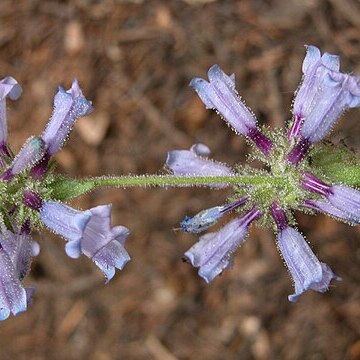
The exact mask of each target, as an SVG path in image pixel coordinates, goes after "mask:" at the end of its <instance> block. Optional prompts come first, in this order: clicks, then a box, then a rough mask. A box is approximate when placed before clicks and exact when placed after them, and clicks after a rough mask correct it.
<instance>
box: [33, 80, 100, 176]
mask: <svg viewBox="0 0 360 360" xmlns="http://www.w3.org/2000/svg"><path fill="white" fill-rule="evenodd" d="M93 110H94V109H93V107H92V105H91V101H89V100H87V99H86V98H85V97H84V95H83V93H82V91H81V89H80V86H79V83H78V81H77V80H74V81H73V83H72V85H71V88H70V89H69V90H65V89H63V88H62V87H59V91H58V92H57V94H56V95H55V98H54V112H53V114H52V116H51V118H50V120H49V122H48V124H47V126H46V129H45V131H44V132H43V134H42V136H41V137H42V140H43V141H44V142H45V144H46V145H45V154H44V156H43V158H42V161H40V162H39V164H38V165H37V166H35V167H34V168H33V170H32V175H33V176H34V177H35V178H41V177H42V176H43V175H44V173H45V172H46V170H47V165H48V162H49V159H50V157H51V156H52V155H54V154H55V153H56V152H57V151H59V150H60V149H61V148H62V146H63V145H64V143H65V141H66V139H67V137H68V135H69V133H70V131H71V129H72V128H73V126H74V124H75V121H76V120H77V119H79V118H80V117H83V116H86V115H89V114H91V113H92V112H93Z"/></svg>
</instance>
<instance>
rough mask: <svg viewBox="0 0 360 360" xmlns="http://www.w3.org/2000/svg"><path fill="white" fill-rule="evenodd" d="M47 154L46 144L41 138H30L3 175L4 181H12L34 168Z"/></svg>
mask: <svg viewBox="0 0 360 360" xmlns="http://www.w3.org/2000/svg"><path fill="white" fill-rule="evenodd" d="M44 153H45V142H44V140H43V139H42V138H41V137H34V136H33V137H30V138H29V139H27V140H26V142H25V144H24V145H23V147H22V148H21V149H20V151H19V153H18V154H17V155H16V157H15V159H14V160H13V161H12V163H11V164H10V166H9V168H8V169H7V170H6V171H5V172H4V173H3V174H2V175H1V177H2V179H3V180H11V179H12V178H13V177H14V175H17V174H20V173H21V172H23V171H24V170H26V169H28V168H30V167H32V166H34V165H35V164H36V163H37V162H39V161H40V160H41V159H42V157H43V156H44Z"/></svg>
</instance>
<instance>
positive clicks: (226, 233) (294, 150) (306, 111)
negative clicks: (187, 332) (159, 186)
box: [166, 46, 360, 301]
mask: <svg viewBox="0 0 360 360" xmlns="http://www.w3.org/2000/svg"><path fill="white" fill-rule="evenodd" d="M306 50H307V52H306V57H305V59H304V62H303V67H302V71H303V78H302V81H301V84H300V86H299V88H298V90H297V91H296V93H295V99H294V106H293V120H292V122H291V124H290V126H289V129H280V130H277V131H274V132H270V131H269V130H268V129H265V128H264V129H260V128H259V127H258V126H257V125H256V119H255V116H254V115H253V113H252V112H251V111H250V110H249V109H248V107H247V106H246V105H245V103H244V102H243V101H242V100H241V98H240V97H239V95H238V94H237V92H236V89H235V77H234V75H231V76H228V75H226V74H225V73H224V72H223V71H222V70H221V69H220V67H219V66H218V65H214V66H212V67H211V68H210V70H209V72H208V77H209V81H206V80H204V79H201V78H194V79H193V80H192V81H191V82H190V86H191V87H193V88H194V89H195V90H196V92H197V93H198V95H199V97H200V99H201V100H202V101H203V103H204V104H205V106H206V107H207V108H208V109H215V110H216V111H217V112H218V113H219V114H220V115H221V116H222V117H223V118H224V120H225V121H226V122H227V123H228V125H230V126H231V127H232V128H233V129H234V130H235V132H236V133H239V134H242V135H244V136H246V137H247V139H248V140H249V141H250V142H251V143H253V144H255V145H256V149H255V150H254V151H255V154H254V156H253V158H255V159H257V160H260V161H262V162H263V163H264V164H265V165H266V168H267V170H249V168H248V167H241V166H237V167H235V168H234V169H232V168H230V167H229V166H227V165H225V164H222V163H220V162H216V161H213V160H211V159H209V158H208V155H209V153H210V151H209V149H208V148H207V147H206V146H205V145H202V144H197V145H194V146H193V147H192V148H191V149H190V150H174V151H170V152H169V153H168V158H167V161H166V164H167V166H168V167H169V168H170V169H171V170H172V172H173V173H174V175H177V176H183V175H188V176H189V175H192V176H204V175H206V176H209V175H214V176H215V175H216V176H218V175H231V174H234V175H237V176H239V175H244V176H246V175H249V174H253V173H259V174H262V175H264V176H267V177H268V179H269V181H268V184H267V185H264V184H258V185H256V184H253V185H251V186H244V185H239V186H235V195H234V196H233V197H232V198H230V199H229V203H228V204H226V205H222V206H216V207H213V208H210V209H207V210H204V211H202V212H200V213H199V214H197V215H195V216H194V217H192V218H189V217H186V218H185V219H184V220H183V221H182V223H181V226H182V228H183V230H184V231H186V232H192V233H200V232H202V231H204V230H206V229H208V228H209V227H210V226H212V225H214V224H215V223H216V222H217V221H218V220H219V219H220V218H222V217H223V216H224V214H226V213H229V212H230V211H234V210H235V211H236V212H238V211H239V210H240V209H244V212H245V213H244V215H242V216H237V217H236V218H235V219H234V220H232V221H230V222H229V223H227V224H226V225H225V226H223V227H222V228H221V229H220V230H219V231H217V232H212V233H207V234H205V235H202V236H200V239H199V241H198V242H197V243H196V244H195V245H194V246H192V247H191V248H190V249H189V250H188V251H187V252H186V253H185V256H186V258H187V259H188V260H189V261H190V262H191V264H192V265H193V266H194V267H197V268H198V273H199V275H200V276H201V277H202V278H203V279H204V280H205V281H206V282H207V283H209V282H210V281H212V280H213V279H214V278H215V277H216V276H217V275H219V274H220V273H221V272H222V271H223V270H224V269H226V268H227V267H229V265H230V264H231V258H232V254H233V253H234V251H235V250H236V249H237V248H238V247H239V246H240V245H241V244H242V243H243V242H244V241H245V239H246V236H247V233H248V229H249V226H250V224H251V223H253V222H255V221H257V222H260V223H262V224H265V225H268V226H271V227H273V228H275V229H276V231H277V244H278V248H279V250H280V252H281V256H282V258H283V259H284V261H285V263H286V265H287V268H288V270H289V272H290V274H291V276H292V278H293V281H294V284H295V293H294V294H292V295H290V296H289V300H290V301H296V300H297V298H298V297H299V296H300V295H301V294H302V293H303V292H304V291H306V290H309V289H312V290H315V291H319V292H324V291H326V290H327V289H328V287H329V284H330V282H331V280H333V279H336V280H339V279H340V278H339V277H338V276H336V275H335V274H334V273H333V272H332V270H331V269H330V267H329V266H327V265H326V264H324V263H322V262H320V261H319V260H318V259H317V257H316V256H315V254H314V253H313V251H312V250H311V248H310V246H309V245H308V243H307V241H306V240H305V239H304V237H303V236H302V235H301V234H300V232H299V231H298V230H297V229H296V227H295V221H294V218H293V214H292V213H293V210H302V211H304V212H307V213H309V209H311V210H312V211H313V210H315V211H319V212H322V213H325V214H328V215H330V216H331V217H334V218H336V219H339V220H342V221H345V222H347V223H350V224H358V223H359V221H360V192H359V191H358V190H356V189H353V188H350V187H349V186H346V185H342V184H332V180H331V179H330V178H327V177H325V176H324V175H323V174H322V173H321V171H320V170H319V169H317V168H316V167H314V166H312V164H311V162H310V154H311V151H312V150H313V149H314V146H313V145H314V144H316V143H318V142H320V141H321V140H323V139H324V138H325V137H326V136H327V135H328V134H329V132H330V131H331V129H332V128H333V126H334V124H335V122H336V120H337V119H338V118H339V116H340V115H341V114H342V113H343V112H344V111H345V110H347V109H348V108H353V107H358V106H360V78H359V77H356V76H352V75H348V74H344V73H342V72H340V70H339V57H338V56H335V55H331V54H328V53H325V54H323V55H321V53H320V51H319V49H318V48H316V47H314V46H308V47H307V48H306ZM213 185H214V187H217V188H218V187H222V186H225V185H226V184H213Z"/></svg>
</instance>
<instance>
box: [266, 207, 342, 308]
mask: <svg viewBox="0 0 360 360" xmlns="http://www.w3.org/2000/svg"><path fill="white" fill-rule="evenodd" d="M271 212H272V215H273V218H274V220H275V223H276V225H277V227H278V231H279V233H278V245H279V250H280V252H281V255H282V257H283V259H284V261H285V263H286V266H287V268H288V269H289V272H290V274H291V277H292V278H293V280H294V284H295V294H292V295H289V296H288V299H289V301H292V302H295V301H296V300H297V299H298V297H299V296H300V295H301V294H302V293H303V292H304V291H306V290H314V291H318V292H325V291H326V290H327V289H328V288H329V284H330V282H331V280H333V279H335V280H340V278H339V277H338V276H336V275H335V274H334V273H333V272H332V270H331V269H330V267H329V266H328V265H326V264H324V263H322V262H320V261H319V260H318V259H317V257H316V256H315V254H314V253H313V251H312V250H311V248H310V246H309V245H308V243H307V242H306V240H305V239H304V237H303V236H302V235H301V234H300V233H299V232H298V231H297V230H295V229H293V228H292V227H290V226H289V225H288V223H287V219H286V215H285V212H284V211H283V210H282V209H281V208H280V207H279V205H278V204H277V203H274V204H273V205H272V208H271Z"/></svg>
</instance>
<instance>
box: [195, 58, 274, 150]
mask: <svg viewBox="0 0 360 360" xmlns="http://www.w3.org/2000/svg"><path fill="white" fill-rule="evenodd" d="M208 77H209V82H207V81H206V80H204V79H201V78H194V79H192V80H191V82H190V86H191V87H193V88H194V89H195V91H196V92H197V93H198V95H199V97H200V99H201V100H202V102H203V103H204V104H205V106H206V108H207V109H215V110H217V111H218V112H219V113H220V114H221V115H222V116H223V117H224V119H225V121H226V122H227V123H228V124H229V125H231V127H232V128H233V129H234V130H235V131H236V132H238V133H240V134H243V135H245V136H248V137H249V138H250V139H252V140H253V141H254V142H255V144H256V145H257V146H258V148H259V149H260V150H261V151H262V152H263V153H264V154H266V155H267V154H269V152H270V150H271V148H272V147H273V143H272V142H271V140H270V139H268V138H267V137H266V136H265V135H263V134H262V133H261V132H260V130H258V129H257V127H256V119H255V117H254V115H253V114H252V113H251V112H250V110H249V109H248V108H247V107H246V105H245V104H244V102H242V101H241V99H240V97H239V95H238V93H237V91H236V89H235V76H234V75H232V76H228V75H226V74H225V73H224V72H223V71H222V69H221V68H220V66H219V65H213V66H212V67H211V68H210V69H209V71H208Z"/></svg>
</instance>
